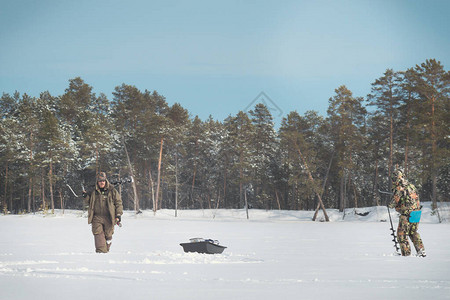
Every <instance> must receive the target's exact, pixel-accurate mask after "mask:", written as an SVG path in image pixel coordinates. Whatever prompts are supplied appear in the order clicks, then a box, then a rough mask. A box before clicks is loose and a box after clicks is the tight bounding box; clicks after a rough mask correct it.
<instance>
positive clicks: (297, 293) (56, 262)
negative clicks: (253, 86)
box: [0, 203, 450, 300]
mask: <svg viewBox="0 0 450 300" xmlns="http://www.w3.org/2000/svg"><path fill="white" fill-rule="evenodd" d="M424 206H425V208H424V211H423V217H422V222H421V225H420V230H419V232H420V233H421V235H422V239H423V241H424V244H425V247H426V251H427V254H428V256H427V257H426V258H419V257H398V256H394V255H393V253H394V247H393V243H392V241H391V236H390V229H389V228H390V225H389V219H388V215H387V210H386V207H378V208H376V207H374V208H366V209H363V208H360V209H357V211H358V212H364V211H370V214H369V215H368V216H366V217H361V216H358V215H355V214H354V211H353V209H349V210H347V215H346V216H345V219H344V220H342V214H340V213H339V212H338V211H336V210H329V211H327V212H328V213H329V215H330V218H331V220H332V221H331V222H312V221H311V217H312V214H313V212H301V211H300V212H299V211H263V210H250V211H249V213H250V220H247V219H246V217H245V211H244V210H217V211H214V210H196V211H187V210H183V211H178V217H177V218H175V217H174V211H171V210H162V211H158V213H157V214H156V216H154V215H153V213H152V212H151V211H145V212H144V213H143V214H140V215H137V216H136V215H134V213H133V212H126V213H125V215H124V217H123V219H122V222H123V227H122V228H118V227H116V232H115V234H114V239H113V245H112V248H111V252H110V253H108V254H96V253H94V245H93V244H94V241H93V237H92V234H91V231H90V226H89V225H88V224H87V219H86V217H85V215H83V212H80V211H66V212H65V214H64V215H62V213H61V211H57V212H56V213H55V215H46V216H44V215H42V214H36V215H23V216H13V215H8V216H0V228H1V230H0V299H5V300H6V299H8V300H12V299H33V300H34V299H63V300H80V299H83V300H86V299H118V300H126V299H133V300H136V299H214V300H221V299H226V300H231V299H233V300H234V299H258V300H261V299H377V300H379V299H421V300H424V299H434V300H436V299H450V224H449V223H441V224H440V223H438V219H437V217H436V216H432V215H431V210H430V205H429V203H425V204H424ZM392 216H393V218H394V226H395V228H396V226H397V220H398V218H397V216H396V214H395V213H392ZM380 220H386V222H380ZM193 237H203V238H211V239H217V240H219V241H220V243H221V244H222V245H224V246H227V247H228V248H227V249H225V251H224V252H223V254H217V255H208V254H198V253H184V252H183V249H182V247H181V246H180V245H179V244H180V243H183V242H188V241H189V238H193ZM413 252H415V251H413Z"/></svg>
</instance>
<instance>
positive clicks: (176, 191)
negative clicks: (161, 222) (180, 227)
mask: <svg viewBox="0 0 450 300" xmlns="http://www.w3.org/2000/svg"><path fill="white" fill-rule="evenodd" d="M177 213H178V151H177V152H176V153H175V217H177Z"/></svg>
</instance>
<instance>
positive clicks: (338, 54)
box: [0, 0, 450, 121]
mask: <svg viewBox="0 0 450 300" xmlns="http://www.w3.org/2000/svg"><path fill="white" fill-rule="evenodd" d="M449 15H450V1H445V0H441V1H434V0H430V1H422V0H421V1H414V0H411V1H395V0H390V1H375V0H371V1H364V0H360V1H356V0H355V1H351V0H348V1H337V0H336V1H280V0H277V1H232V0H227V1H211V0H210V1H195V0H191V1H136V0H127V1H123V0H121V1H117V0H108V1H94V0H92V1H87V0H77V1H66V0H54V1H49V0H41V1H30V0H10V1H5V0H0V45H1V48H0V93H1V92H6V93H10V94H12V93H13V92H14V91H15V90H17V91H19V92H20V93H25V92H26V93H28V94H30V95H32V96H39V94H40V92H43V91H46V90H48V91H50V93H51V94H52V95H55V96H56V95H61V94H63V93H64V90H65V89H66V88H67V87H68V80H69V79H71V78H74V77H77V76H80V77H81V78H83V79H84V80H85V82H86V83H88V84H89V85H91V86H93V88H94V92H95V93H96V94H97V95H98V94H100V93H105V94H106V95H107V96H108V97H109V98H112V95H111V93H112V92H113V90H114V87H116V86H118V85H121V84H122V83H126V84H130V85H135V86H136V87H138V88H139V89H141V90H142V91H144V90H145V89H148V90H157V91H158V92H159V93H160V94H162V95H164V96H165V97H166V98H167V101H168V102H169V104H173V103H175V102H179V103H181V105H183V106H184V107H186V108H187V109H188V110H189V112H190V113H191V114H192V115H199V116H200V117H201V118H202V119H206V118H207V117H208V116H209V115H210V114H211V115H212V116H213V117H214V118H215V119H218V120H223V119H225V118H226V117H227V116H228V115H230V114H231V115H235V114H236V113H237V112H238V111H239V110H244V109H245V108H246V107H247V106H248V104H249V103H251V102H252V101H253V100H254V99H255V97H256V96H258V95H259V94H260V92H262V91H263V92H265V93H266V94H267V95H268V96H269V97H270V98H271V99H272V101H273V102H275V103H276V105H277V106H278V108H279V109H281V110H282V111H283V115H286V114H287V113H289V112H290V111H293V110H297V111H298V112H299V113H301V114H303V113H304V112H305V111H307V110H316V111H319V113H320V114H321V115H323V116H325V115H326V109H327V107H328V99H329V98H330V97H332V96H333V95H334V89H335V88H337V87H339V86H340V85H342V84H345V85H346V86H347V87H348V88H349V89H350V90H352V91H353V93H354V95H355V96H366V95H367V93H369V92H370V87H371V83H372V82H373V81H374V80H375V79H376V78H378V77H380V76H382V74H383V73H384V71H385V70H386V69H387V68H393V69H394V70H405V69H406V68H409V67H413V66H415V65H416V64H420V63H422V62H424V61H425V60H426V59H428V58H436V59H438V60H440V61H441V62H442V64H443V65H444V66H445V68H446V69H447V70H448V67H449V65H450V21H449V19H450V18H449ZM278 121H279V120H278Z"/></svg>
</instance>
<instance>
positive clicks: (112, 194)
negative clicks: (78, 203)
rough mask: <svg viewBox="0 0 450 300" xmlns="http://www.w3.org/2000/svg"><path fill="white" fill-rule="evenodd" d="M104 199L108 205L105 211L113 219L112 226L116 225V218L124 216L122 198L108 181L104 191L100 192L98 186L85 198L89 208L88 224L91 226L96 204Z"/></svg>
mask: <svg viewBox="0 0 450 300" xmlns="http://www.w3.org/2000/svg"><path fill="white" fill-rule="evenodd" d="M102 197H104V200H105V202H104V203H105V204H106V206H105V209H106V210H107V212H108V214H109V217H110V218H111V224H115V219H116V216H121V215H122V214H123V205H122V198H121V197H120V194H119V192H118V191H117V190H116V189H115V188H114V186H113V185H111V184H110V183H109V181H108V180H106V184H105V188H104V189H103V191H102V190H100V187H99V186H98V184H96V185H95V190H93V191H92V192H90V193H89V194H88V195H87V196H86V198H85V203H86V206H87V207H88V224H91V223H92V219H93V218H94V208H95V203H96V202H97V201H101V200H102Z"/></svg>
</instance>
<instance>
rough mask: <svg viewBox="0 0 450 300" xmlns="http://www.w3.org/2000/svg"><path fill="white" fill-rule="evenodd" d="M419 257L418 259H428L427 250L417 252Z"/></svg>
mask: <svg viewBox="0 0 450 300" xmlns="http://www.w3.org/2000/svg"><path fill="white" fill-rule="evenodd" d="M417 256H418V257H426V256H427V254H426V253H425V249H423V248H422V249H420V250H419V251H417Z"/></svg>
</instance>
